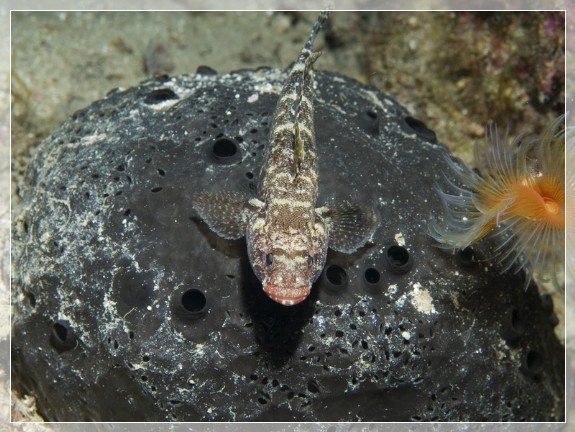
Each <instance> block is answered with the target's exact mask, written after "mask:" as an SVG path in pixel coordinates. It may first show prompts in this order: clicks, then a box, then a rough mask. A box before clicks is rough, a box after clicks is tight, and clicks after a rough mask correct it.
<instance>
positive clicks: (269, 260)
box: [266, 253, 274, 266]
mask: <svg viewBox="0 0 575 432" xmlns="http://www.w3.org/2000/svg"><path fill="white" fill-rule="evenodd" d="M273 263H274V254H272V253H269V254H267V255H266V264H267V265H269V266H271V265H272V264H273Z"/></svg>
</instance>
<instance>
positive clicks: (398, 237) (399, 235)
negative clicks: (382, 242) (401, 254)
mask: <svg viewBox="0 0 575 432" xmlns="http://www.w3.org/2000/svg"><path fill="white" fill-rule="evenodd" d="M395 242H396V243H397V244H398V245H399V246H405V238H404V237H403V234H402V233H397V234H396V235H395Z"/></svg>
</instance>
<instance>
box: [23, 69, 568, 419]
mask: <svg viewBox="0 0 575 432" xmlns="http://www.w3.org/2000/svg"><path fill="white" fill-rule="evenodd" d="M284 79H285V73H283V72H280V71H277V70H273V69H259V70H256V71H240V72H237V73H231V74H228V75H223V76H220V75H216V74H213V73H209V74H206V73H203V74H197V75H182V76H177V77H171V78H170V77H165V76H163V77H158V78H156V79H151V80H148V81H145V82H143V83H141V84H140V85H138V86H137V87H134V88H131V89H128V90H126V91H120V90H117V91H113V92H111V93H110V94H109V95H108V96H107V97H106V98H105V99H104V100H101V101H97V102H95V103H93V104H92V105H91V106H89V107H88V108H86V109H84V110H82V111H79V112H77V113H76V114H75V115H74V116H72V117H71V118H70V119H69V120H68V121H66V122H65V123H64V124H63V125H62V126H61V127H60V128H58V129H57V130H56V131H55V132H54V133H53V134H52V135H51V136H50V137H49V138H47V139H46V140H45V141H44V142H43V143H42V145H41V146H40V147H39V148H38V150H37V152H36V154H35V157H34V159H33V160H32V162H31V163H30V165H29V167H28V170H27V173H26V179H25V182H26V185H25V187H24V189H23V191H22V195H23V199H22V205H21V208H20V209H17V217H16V219H15V227H14V232H13V250H12V253H13V265H14V271H13V302H14V315H13V323H12V324H13V335H12V367H13V371H12V372H13V373H12V379H13V381H12V382H13V386H14V387H15V389H16V390H17V391H19V392H21V393H30V394H32V395H34V396H35V397H36V398H37V401H38V408H39V411H40V413H41V414H42V415H43V416H44V417H45V418H46V419H47V420H52V421H82V420H84V421H121V420H124V421H240V420H244V421H264V420H265V421H291V420H293V421H312V422H316V421H358V420H361V421H410V420H424V421H425V420H438V421H507V420H509V421H510V420H516V421H549V420H555V421H558V420H562V419H563V418H564V411H563V409H564V348H563V346H562V345H561V344H560V343H559V342H558V340H557V339H556V337H555V336H554V333H553V326H554V325H555V324H556V321H555V320H554V319H553V317H552V311H551V309H550V308H549V307H548V304H549V300H548V299H547V298H545V299H544V301H543V302H542V299H541V297H540V295H539V294H538V290H537V287H536V286H535V285H534V284H532V285H531V286H530V287H529V289H528V290H527V291H524V289H523V286H524V282H523V277H524V275H523V274H512V273H505V274H500V268H499V266H498V265H497V263H493V262H491V261H490V260H489V258H490V256H491V255H492V254H493V247H494V245H493V244H492V243H491V242H490V241H489V240H487V241H485V242H483V243H482V244H481V245H480V246H478V247H475V248H473V249H468V250H466V251H464V252H463V253H461V254H456V255H451V254H449V253H446V252H445V251H443V250H441V249H438V248H436V247H435V246H434V240H433V239H432V238H430V237H429V236H428V235H427V234H426V231H427V225H428V224H429V222H430V221H431V220H433V219H435V218H437V217H440V215H441V213H442V209H441V205H440V200H439V198H438V196H436V192H435V190H434V188H433V185H434V183H435V182H436V181H438V180H439V179H440V178H441V176H442V175H443V173H446V175H450V174H449V169H448V166H447V163H446V162H445V159H444V155H445V154H446V153H447V152H448V151H447V149H446V148H445V147H444V146H443V145H441V144H440V143H438V141H437V137H436V136H435V134H434V132H433V131H431V130H430V129H428V127H427V126H426V125H425V124H423V123H422V122H421V121H419V120H417V119H415V118H413V117H411V116H410V115H409V113H408V112H407V111H406V110H405V109H404V108H403V107H401V106H400V105H399V104H397V103H396V102H395V101H394V100H393V99H392V98H391V97H389V96H387V95H384V94H382V93H380V92H379V91H377V90H376V89H374V88H371V87H367V86H364V85H362V84H360V83H358V82H356V81H354V80H351V79H349V78H347V77H344V76H341V75H338V74H335V73H327V72H316V74H315V79H316V81H317V89H316V110H315V123H316V139H317V146H318V158H319V188H320V198H319V204H320V205H322V204H328V205H329V204H331V203H335V202H340V201H342V200H349V199H353V200H354V201H356V202H359V203H362V204H365V205H367V206H371V207H373V208H375V209H377V211H378V212H379V214H380V215H381V225H380V226H379V228H378V229H377V231H376V233H375V235H374V237H373V242H372V243H370V244H367V245H366V246H365V247H364V248H362V249H361V250H360V251H358V252H356V253H354V254H353V255H344V254H339V253H330V254H329V255H328V259H327V263H326V267H325V269H324V273H323V274H322V276H321V277H320V279H319V280H318V281H317V283H316V284H315V285H314V287H313V289H312V293H311V295H310V297H309V298H308V299H306V300H305V301H304V302H302V303H301V304H299V305H296V306H291V307H289V306H282V305H279V304H277V303H275V302H274V301H272V300H270V299H269V298H268V297H267V296H266V295H265V294H264V293H263V292H262V289H261V284H260V283H259V281H258V279H257V278H256V277H255V275H254V274H253V272H252V270H251V267H250V265H249V262H248V259H247V254H246V245H245V241H243V240H237V241H226V240H222V239H220V238H219V237H217V235H215V234H214V233H212V232H211V231H210V230H209V228H208V227H207V226H206V225H205V224H204V223H203V222H202V221H201V220H200V219H199V218H198V215H197V214H196V213H195V212H194V210H193V207H192V204H191V203H192V200H191V197H192V196H193V195H194V193H196V192H197V191H199V190H214V191H215V190H244V191H247V192H248V193H249V192H250V191H252V192H253V191H254V190H255V188H256V185H257V182H258V178H259V172H260V167H261V164H262V159H263V151H264V148H265V146H266V145H267V140H268V134H269V130H270V125H271V123H272V115H273V112H274V108H275V104H276V101H277V99H278V94H279V90H280V89H281V86H282V84H283V82H284Z"/></svg>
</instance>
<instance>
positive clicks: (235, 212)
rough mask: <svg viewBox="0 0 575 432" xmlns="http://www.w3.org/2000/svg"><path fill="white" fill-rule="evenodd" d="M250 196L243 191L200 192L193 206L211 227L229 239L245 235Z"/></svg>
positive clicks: (196, 195) (194, 199) (195, 196)
mask: <svg viewBox="0 0 575 432" xmlns="http://www.w3.org/2000/svg"><path fill="white" fill-rule="evenodd" d="M249 199H250V197H249V196H248V195H247V194H244V193H241V192H206V191H203V192H198V193H197V194H195V195H194V198H193V206H194V209H196V211H197V212H198V214H199V215H200V217H201V218H202V219H203V220H204V222H205V223H207V224H208V226H209V227H210V229H211V230H212V231H214V232H215V233H216V234H217V235H219V236H220V237H223V238H225V239H228V240H233V239H239V238H242V237H243V236H244V235H245V231H246V220H247V219H246V214H247V212H248V210H247V208H246V205H247V203H248V200H249Z"/></svg>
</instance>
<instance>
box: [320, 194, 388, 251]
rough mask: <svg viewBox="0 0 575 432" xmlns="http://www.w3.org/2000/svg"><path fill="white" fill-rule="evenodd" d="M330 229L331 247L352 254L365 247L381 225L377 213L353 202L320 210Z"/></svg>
mask: <svg viewBox="0 0 575 432" xmlns="http://www.w3.org/2000/svg"><path fill="white" fill-rule="evenodd" d="M318 213H319V214H320V215H322V216H323V217H324V220H325V221H326V222H327V225H328V227H329V247H330V248H331V249H333V250H335V251H337V252H343V253H352V252H355V251H356V250H358V249H359V248H360V247H362V246H364V245H365V244H366V243H367V242H368V241H369V239H370V238H371V236H372V235H373V233H374V232H375V230H376V228H377V227H378V225H379V218H378V216H377V213H376V212H375V211H374V210H373V209H370V208H365V207H362V206H360V205H358V204H354V203H351V202H343V203H341V204H338V205H336V206H333V207H330V208H326V207H322V208H320V209H318Z"/></svg>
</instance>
